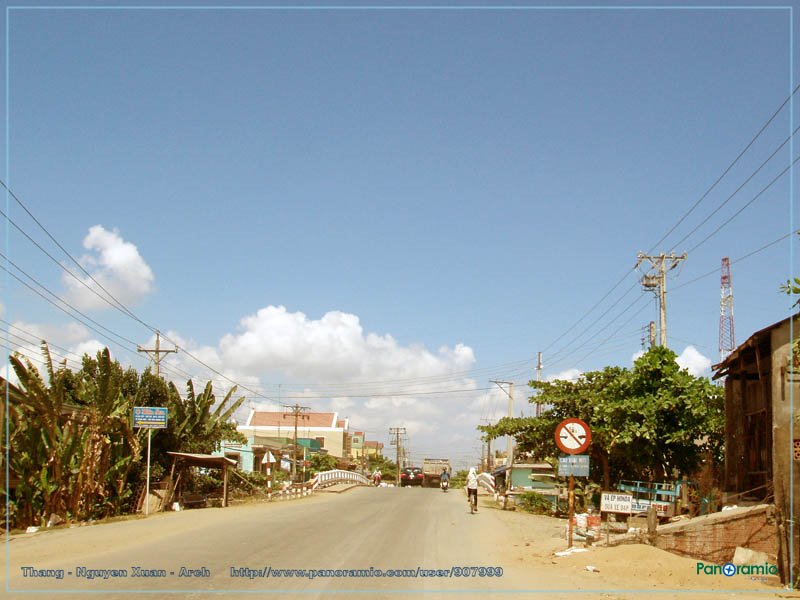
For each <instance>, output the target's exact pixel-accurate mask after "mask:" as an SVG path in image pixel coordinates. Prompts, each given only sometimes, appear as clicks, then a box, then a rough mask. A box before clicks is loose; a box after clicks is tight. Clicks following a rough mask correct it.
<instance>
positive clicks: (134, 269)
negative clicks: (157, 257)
mask: <svg viewBox="0 0 800 600" xmlns="http://www.w3.org/2000/svg"><path fill="white" fill-rule="evenodd" d="M83 247H84V248H85V249H86V250H88V251H89V253H87V254H85V255H84V256H82V257H81V259H80V262H81V265H82V266H83V268H84V269H86V271H88V272H89V273H91V275H92V277H93V278H94V280H96V281H97V282H98V283H99V284H100V285H102V287H103V288H105V289H106V290H108V292H110V293H111V294H112V295H113V296H114V297H115V298H117V300H119V301H120V302H122V303H123V304H126V305H133V304H136V303H137V302H138V301H139V300H141V299H142V298H144V297H145V296H147V295H148V294H149V293H150V292H151V291H152V290H153V282H154V279H155V277H154V276H153V271H152V270H151V269H150V266H149V265H148V264H147V263H146V262H145V260H144V259H143V258H142V257H141V255H140V254H139V250H138V249H137V248H136V246H134V245H133V244H131V243H130V242H127V241H125V240H124V239H122V237H121V236H120V234H119V232H118V231H117V230H116V229H115V230H112V231H108V230H107V229H105V228H104V227H103V226H102V225H95V226H94V227H92V228H90V229H89V233H88V234H87V236H86V237H85V238H84V240H83ZM75 276H76V277H77V279H76V278H75V277H71V276H70V275H68V274H67V273H64V275H63V276H62V282H63V283H64V286H65V287H66V296H67V299H68V300H69V301H70V302H71V303H72V304H74V305H75V306H77V307H78V308H80V309H84V310H86V309H106V308H109V304H108V303H106V302H104V301H103V300H102V299H101V298H100V297H98V295H97V294H95V293H93V292H92V291H91V290H94V291H95V292H97V293H98V294H99V295H100V296H105V293H104V292H103V291H102V290H101V289H99V287H98V285H97V283H95V281H92V279H90V278H89V277H85V276H83V274H82V273H76V274H75Z"/></svg>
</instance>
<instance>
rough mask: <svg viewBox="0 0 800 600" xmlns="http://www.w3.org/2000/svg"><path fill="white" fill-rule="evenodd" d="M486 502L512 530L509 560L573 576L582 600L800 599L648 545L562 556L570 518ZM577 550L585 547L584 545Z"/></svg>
mask: <svg viewBox="0 0 800 600" xmlns="http://www.w3.org/2000/svg"><path fill="white" fill-rule="evenodd" d="M482 504H484V505H485V510H487V511H496V512H497V513H498V516H499V519H500V520H501V521H502V523H503V524H504V526H506V528H507V530H508V544H507V546H506V552H507V560H508V561H509V562H512V563H517V564H520V565H523V566H525V567H529V568H531V569H533V568H534V567H541V566H542V565H546V566H547V567H548V570H551V571H552V572H553V574H554V575H555V574H556V573H557V574H558V575H562V576H563V575H567V576H569V577H570V580H571V582H572V585H573V587H574V589H575V590H576V591H580V592H581V594H580V597H587V596H588V597H598V598H609V599H611V598H613V599H620V600H621V599H628V598H642V597H664V596H665V595H666V596H667V597H670V596H671V595H674V596H675V597H681V598H696V597H702V598H741V599H747V600H752V599H754V598H762V599H763V598H776V597H780V598H798V599H800V592H792V591H790V590H786V589H784V588H782V587H780V582H779V580H778V578H777V577H766V578H760V577H759V578H751V577H749V576H745V575H736V576H733V577H725V576H724V575H705V574H702V573H698V572H697V563H698V562H699V561H697V560H696V559H693V558H687V557H683V556H678V555H675V554H671V553H669V552H665V551H663V550H660V549H658V548H655V547H653V546H649V545H646V544H620V545H615V546H610V547H605V546H600V545H596V546H592V547H589V548H587V549H586V551H585V552H578V553H573V554H569V555H567V556H557V555H556V554H555V553H556V552H562V551H564V550H566V549H567V541H566V539H565V526H566V521H565V520H563V519H554V518H551V517H545V516H539V515H531V514H527V513H523V512H520V511H502V510H499V508H496V507H495V505H494V504H493V503H492V502H491V501H490V499H489V498H484V499H483V501H482ZM575 546H576V547H579V548H584V544H583V543H576V544H575ZM587 567H591V568H593V570H592V571H590V570H587ZM553 597H556V596H553ZM558 597H562V596H561V595H560V594H559V595H558ZM563 597H565V598H566V597H568V596H563Z"/></svg>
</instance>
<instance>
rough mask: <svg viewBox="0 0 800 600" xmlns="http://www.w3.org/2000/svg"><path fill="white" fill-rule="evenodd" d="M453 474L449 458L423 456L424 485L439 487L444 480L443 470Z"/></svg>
mask: <svg viewBox="0 0 800 600" xmlns="http://www.w3.org/2000/svg"><path fill="white" fill-rule="evenodd" d="M444 469H447V472H448V473H450V474H451V475H452V469H451V467H450V459H449V458H423V459H422V476H423V477H422V485H423V486H424V487H437V486H438V485H439V482H440V481H441V480H442V471H443V470H444Z"/></svg>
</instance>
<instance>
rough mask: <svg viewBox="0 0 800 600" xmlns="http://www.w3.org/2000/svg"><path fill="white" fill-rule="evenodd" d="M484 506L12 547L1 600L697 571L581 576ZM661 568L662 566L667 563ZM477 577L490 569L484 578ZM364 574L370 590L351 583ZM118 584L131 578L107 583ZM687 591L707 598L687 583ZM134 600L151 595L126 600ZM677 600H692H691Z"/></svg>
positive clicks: (239, 523) (509, 582) (376, 593)
mask: <svg viewBox="0 0 800 600" xmlns="http://www.w3.org/2000/svg"><path fill="white" fill-rule="evenodd" d="M482 504H483V506H482V507H481V510H480V512H479V514H477V515H470V513H469V508H468V505H467V502H466V498H465V495H464V493H463V491H460V490H451V491H450V492H449V493H447V494H444V493H442V492H441V491H439V490H437V489H420V488H410V489H409V488H404V489H397V488H357V489H353V490H350V491H347V492H345V493H342V494H318V495H315V496H312V497H310V498H305V499H301V500H294V501H289V502H274V503H271V504H267V503H260V504H252V505H246V506H234V507H231V508H227V509H202V510H188V511H183V512H179V513H162V514H157V515H151V516H150V517H149V518H147V519H136V520H130V521H124V522H117V523H109V524H104V525H97V526H92V527H80V528H73V529H61V530H55V531H49V532H42V533H38V534H34V535H21V536H16V537H14V538H12V539H11V541H10V542H9V543H8V544H7V547H6V548H7V559H8V563H7V564H8V569H7V573H1V574H0V579H3V581H2V582H1V583H2V588H0V589H3V590H4V591H5V589H6V585H7V584H8V585H9V587H8V589H9V590H13V591H21V590H27V593H13V592H12V593H9V594H8V595H5V594H0V595H2V596H3V597H4V598H5V597H9V598H19V599H23V598H24V599H25V600H32V599H43V598H53V597H55V596H56V594H54V592H57V593H58V597H61V598H63V597H75V598H77V597H80V598H86V597H88V598H92V597H94V598H104V599H105V598H111V599H120V600H122V599H124V600H131V599H133V598H153V597H157V596H164V597H167V598H170V599H172V598H205V599H208V598H220V597H223V598H229V597H241V598H252V597H254V596H261V597H281V596H287V595H290V594H302V597H303V598H322V597H340V598H342V597H359V598H392V599H393V600H397V599H398V598H401V597H414V598H425V599H426V600H427V599H430V598H443V597H445V598H453V597H464V596H469V597H475V596H476V595H479V596H480V597H482V598H488V597H502V598H504V599H505V598H517V597H520V598H521V597H525V598H531V597H539V598H548V599H550V598H559V599H561V598H564V599H566V598H572V599H574V598H575V597H576V596H575V594H573V593H563V594H561V593H554V591H553V590H572V589H575V588H579V589H582V590H583V592H582V593H581V594H580V598H605V599H614V600H616V599H623V598H624V599H626V600H627V599H628V598H641V597H642V594H641V593H633V594H631V593H608V592H607V591H603V590H602V588H605V590H608V589H609V588H615V589H617V590H619V589H626V590H633V589H640V590H642V589H643V590H648V591H650V590H652V591H653V592H657V591H658V588H661V589H664V588H669V587H671V586H672V585H673V583H674V581H672V580H670V579H665V578H664V577H662V575H663V573H662V572H663V571H664V569H665V568H666V567H665V566H664V565H665V564H671V565H675V566H671V567H669V568H670V569H678V570H680V571H687V572H688V571H691V570H692V569H693V563H692V561H690V560H688V559H681V558H677V557H673V556H672V555H667V554H666V553H662V552H661V551H660V550H656V549H653V548H649V547H643V548H642V550H641V551H640V550H636V552H638V553H640V554H641V561H640V568H642V569H644V567H642V565H645V564H647V565H650V566H648V567H647V568H646V569H645V570H643V571H642V573H643V575H633V572H632V571H630V567H631V565H630V564H619V562H620V561H619V560H617V559H614V555H613V549H607V551H608V552H609V553H611V554H608V553H607V554H604V553H603V552H601V551H600V550H598V551H597V552H596V553H594V554H592V560H593V561H595V560H601V559H602V557H603V556H606V559H605V560H606V561H607V563H606V564H608V565H609V566H608V567H603V569H602V573H601V574H599V575H598V574H597V573H591V572H587V571H586V569H585V568H584V565H583V564H582V563H581V562H580V561H581V559H580V558H574V559H558V560H555V559H554V557H553V556H552V550H553V549H556V548H563V545H564V543H565V542H564V541H563V540H562V539H560V538H558V537H557V536H558V534H559V532H560V531H561V529H563V521H561V520H555V519H548V518H546V517H532V516H530V515H520V514H517V513H507V512H503V511H500V510H497V509H496V508H490V507H489V506H488V501H487V499H486V498H485V497H484V498H483V499H482ZM554 536H555V537H554ZM645 554H649V555H650V556H649V557H648V556H645ZM638 558H639V556H637V559H638ZM645 559H646V560H645ZM667 559H669V560H670V561H671V562H669V563H664V562H663V561H664V560H667ZM628 560H629V559H628ZM648 560H649V561H650V562H647V561H648ZM609 561H610V562H609ZM584 562H585V561H584ZM622 562H625V561H624V560H623V561H622ZM684 563H685V564H684ZM596 564H599V563H596ZM612 565H613V566H612ZM418 568H419V569H421V570H427V571H429V572H428V573H424V574H427V575H432V576H427V577H422V576H417V577H411V576H406V575H402V576H399V577H388V576H378V574H377V570H380V571H381V572H385V571H388V570H409V571H412V572H413V573H415V574H417V573H418V571H417V569H418ZM465 568H467V569H469V570H470V571H472V568H476V569H475V570H476V571H477V572H476V573H475V575H480V574H483V575H484V576H483V577H480V576H472V575H473V573H472V572H470V576H469V577H459V576H457V573H459V572H458V571H457V569H462V571H461V572H462V573H463V570H464V569H465ZM481 568H483V569H491V574H492V576H489V573H490V571H488V570H484V571H479V570H478V569H481ZM498 568H499V569H502V575H501V576H497V574H498V571H497V569H498ZM182 569H183V570H182ZM292 569H296V570H305V571H309V570H317V571H321V570H325V571H333V572H334V573H333V574H334V575H338V576H332V577H331V576H322V575H319V576H315V577H313V578H310V577H307V576H303V575H301V574H299V573H297V572H292V575H291V576H290V575H289V572H287V570H292ZM370 569H372V571H370V576H368V577H363V576H362V577H358V576H355V574H353V575H349V574H348V573H347V572H349V571H369V570H370ZM60 570H63V578H60V579H59V578H57V577H58V575H59V573H60V572H61V571H60ZM114 570H116V571H117V572H116V573H115V572H114ZM337 570H338V571H343V572H340V573H338V574H337V573H336V571H337ZM122 571H124V572H125V573H126V574H127V577H121V576H114V575H120V574H121V572H122ZM430 571H434V572H433V573H431V572H430ZM435 571H439V572H438V573H437V572H435ZM626 573H629V574H631V575H632V577H625V575H626ZM24 574H27V576H24ZM419 574H420V575H422V574H423V572H422V571H420V572H419ZM136 575H155V576H136ZM182 575H183V576H182ZM267 575H268V576H267ZM90 576H94V578H93V579H90V578H89V577H90ZM105 577H107V578H105ZM6 578H7V579H6ZM690 585H692V586H697V587H700V586H702V585H708V584H707V583H705V582H702V581H699V580H698V581H695V580H694V579H692V580H691V581H690ZM715 585H716V584H715ZM598 588H601V589H598ZM592 589H594V590H597V591H596V593H593V592H591V590H592ZM142 590H149V593H148V594H138V593H135V592H136V591H142ZM547 590H550V591H547ZM31 591H33V593H31ZM159 591H161V592H164V591H166V592H168V595H167V594H163V593H161V594H159V593H158V592H159ZM523 591H525V592H523ZM686 591H687V592H689V590H686ZM764 591H766V590H764ZM65 592H66V593H67V595H66V596H65V595H64V593H65ZM773 592H774V590H773ZM73 594H74V596H73ZM659 597H662V598H663V597H664V594H663V593H662V594H661V595H660V596H659ZM683 597H685V598H690V597H692V595H691V592H689V595H684V596H683ZM702 597H703V598H704V599H710V598H712V596H711V595H708V594H703V596H702ZM713 597H714V598H716V597H717V596H716V594H714V595H713ZM720 597H725V598H732V597H737V598H738V597H739V596H738V595H736V594H734V595H733V596H732V595H731V594H730V593H727V594H725V595H724V596H720ZM756 597H758V598H761V599H763V598H765V596H764V595H759V596H756Z"/></svg>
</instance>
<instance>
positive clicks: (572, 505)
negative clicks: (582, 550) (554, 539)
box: [567, 475, 575, 548]
mask: <svg viewBox="0 0 800 600" xmlns="http://www.w3.org/2000/svg"><path fill="white" fill-rule="evenodd" d="M567 498H568V502H569V510H568V516H567V523H568V530H569V534H568V536H567V547H568V548H572V517H573V516H575V477H573V476H572V475H570V476H569V488H568V489H567Z"/></svg>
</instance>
